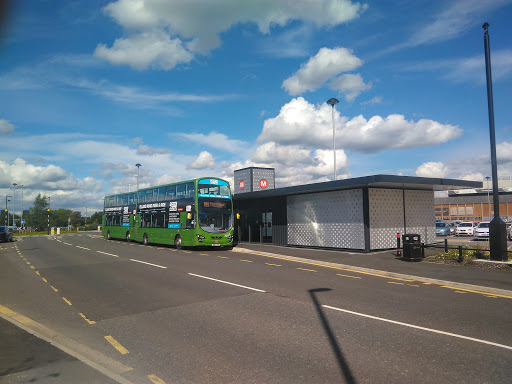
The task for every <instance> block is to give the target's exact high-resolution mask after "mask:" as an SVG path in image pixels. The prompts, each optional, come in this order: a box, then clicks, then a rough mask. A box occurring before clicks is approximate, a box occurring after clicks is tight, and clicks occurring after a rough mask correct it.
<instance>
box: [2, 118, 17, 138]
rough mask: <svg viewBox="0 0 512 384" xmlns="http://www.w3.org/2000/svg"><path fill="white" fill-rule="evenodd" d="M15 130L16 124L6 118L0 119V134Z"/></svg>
mask: <svg viewBox="0 0 512 384" xmlns="http://www.w3.org/2000/svg"><path fill="white" fill-rule="evenodd" d="M13 132H14V125H13V124H11V123H10V122H9V121H7V120H5V119H0V135H9V134H11V133H13Z"/></svg>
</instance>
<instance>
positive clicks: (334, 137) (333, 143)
mask: <svg viewBox="0 0 512 384" xmlns="http://www.w3.org/2000/svg"><path fill="white" fill-rule="evenodd" d="M338 103H339V100H338V99H335V98H334V97H333V98H332V99H329V100H327V104H329V105H330V106H331V107H332V151H333V153H334V181H336V129H335V128H334V106H335V105H336V104H338Z"/></svg>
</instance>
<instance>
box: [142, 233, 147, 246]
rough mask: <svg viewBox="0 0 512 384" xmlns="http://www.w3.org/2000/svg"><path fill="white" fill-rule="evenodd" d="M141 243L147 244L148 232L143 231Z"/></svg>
mask: <svg viewBox="0 0 512 384" xmlns="http://www.w3.org/2000/svg"><path fill="white" fill-rule="evenodd" d="M142 244H144V245H148V234H147V233H145V234H144V236H143V237H142Z"/></svg>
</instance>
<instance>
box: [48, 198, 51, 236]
mask: <svg viewBox="0 0 512 384" xmlns="http://www.w3.org/2000/svg"><path fill="white" fill-rule="evenodd" d="M50 209H51V208H50V196H48V235H50Z"/></svg>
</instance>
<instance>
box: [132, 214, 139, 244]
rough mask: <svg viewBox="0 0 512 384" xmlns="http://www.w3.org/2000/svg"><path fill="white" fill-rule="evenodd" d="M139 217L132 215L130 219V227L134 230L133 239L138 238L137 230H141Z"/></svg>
mask: <svg viewBox="0 0 512 384" xmlns="http://www.w3.org/2000/svg"><path fill="white" fill-rule="evenodd" d="M138 222H139V215H138V214H137V215H131V217H130V227H131V228H133V238H135V237H137V232H138V231H137V230H138V228H139V225H138Z"/></svg>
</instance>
